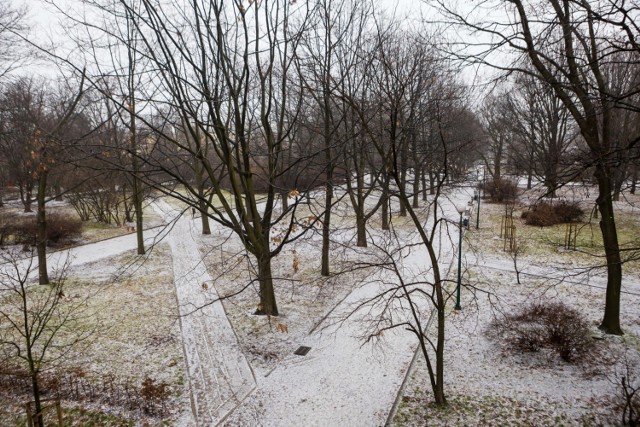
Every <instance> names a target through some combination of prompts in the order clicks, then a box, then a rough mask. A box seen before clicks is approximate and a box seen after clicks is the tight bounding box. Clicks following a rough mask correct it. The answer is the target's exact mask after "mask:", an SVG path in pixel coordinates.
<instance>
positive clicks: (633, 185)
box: [0, 165, 638, 206]
mask: <svg viewBox="0 0 640 427" xmlns="http://www.w3.org/2000/svg"><path fill="white" fill-rule="evenodd" d="M636 181H638V167H637V166H635V165H634V166H633V174H632V175H631V189H630V190H629V192H630V193H631V194H636ZM1 203H2V201H1V200H0V206H2V205H1Z"/></svg>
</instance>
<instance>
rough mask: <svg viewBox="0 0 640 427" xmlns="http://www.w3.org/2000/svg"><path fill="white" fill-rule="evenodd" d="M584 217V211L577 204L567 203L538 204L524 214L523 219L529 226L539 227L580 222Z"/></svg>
mask: <svg viewBox="0 0 640 427" xmlns="http://www.w3.org/2000/svg"><path fill="white" fill-rule="evenodd" d="M583 216H584V210H583V209H582V208H581V207H580V205H579V204H578V203H577V202H566V201H562V202H559V203H555V204H550V203H547V202H540V203H536V204H535V205H533V206H532V207H530V209H529V210H528V211H525V212H523V213H522V218H523V219H524V220H525V223H526V224H527V225H534V226H537V227H549V226H551V225H555V224H563V223H568V222H579V221H580V220H581V219H582V217H583Z"/></svg>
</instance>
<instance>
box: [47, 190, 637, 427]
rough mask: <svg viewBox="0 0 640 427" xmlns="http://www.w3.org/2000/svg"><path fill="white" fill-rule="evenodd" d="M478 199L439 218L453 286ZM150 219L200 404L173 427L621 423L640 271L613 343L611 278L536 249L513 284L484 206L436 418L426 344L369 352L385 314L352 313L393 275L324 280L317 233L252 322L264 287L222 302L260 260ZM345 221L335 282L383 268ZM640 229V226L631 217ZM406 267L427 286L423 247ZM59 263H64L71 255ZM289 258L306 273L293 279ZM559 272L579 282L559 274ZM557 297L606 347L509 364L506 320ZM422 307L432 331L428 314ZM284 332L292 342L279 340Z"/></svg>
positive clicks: (189, 226) (491, 213)
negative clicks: (616, 419)
mask: <svg viewBox="0 0 640 427" xmlns="http://www.w3.org/2000/svg"><path fill="white" fill-rule="evenodd" d="M472 191H473V190H472V188H470V187H466V188H459V189H456V190H455V191H454V193H452V196H451V200H448V199H443V204H442V207H441V208H442V210H443V213H444V215H445V217H446V218H448V220H449V222H447V223H446V225H447V227H449V228H448V231H447V230H444V231H443V232H442V233H441V234H440V237H441V244H440V248H439V254H440V267H441V269H442V270H443V271H444V272H449V278H450V279H452V278H453V279H455V277H452V275H455V263H453V261H455V260H456V258H455V253H456V249H457V248H456V245H457V236H458V234H457V233H458V230H457V221H458V214H457V212H456V210H455V209H454V205H455V204H458V203H465V202H466V201H467V200H469V198H470V196H471V194H472ZM532 197H533V196H532ZM580 197H584V195H580ZM625 203H626V204H625ZM625 203H621V204H620V206H619V208H620V209H621V210H623V211H625V212H627V213H629V212H630V213H631V214H634V212H635V211H634V209H637V208H636V207H634V203H635V201H634V202H633V203H627V202H625ZM629 206H631V208H629ZM155 209H156V210H157V212H158V213H159V215H161V216H162V217H163V218H165V220H166V221H167V222H169V223H171V226H170V227H168V228H167V229H165V231H164V232H163V234H160V235H159V236H158V237H164V239H165V240H164V241H166V242H168V243H169V247H170V257H171V261H170V262H171V267H172V270H173V279H174V285H175V290H176V296H177V306H178V309H179V312H180V314H181V317H180V331H181V334H182V346H183V350H184V361H185V363H186V371H187V372H188V380H189V386H190V393H191V398H190V400H191V404H190V405H185V406H184V407H182V408H180V411H181V412H182V416H177V417H175V418H174V424H175V425H218V424H222V425H227V426H289V425H297V424H304V425H310V426H343V425H344V426H346V425H348V426H379V425H384V424H385V423H387V422H388V421H389V422H391V423H392V424H393V425H411V426H413V425H416V426H419V425H523V424H528V425H559V424H562V425H603V424H609V423H610V422H611V420H612V419H613V418H612V413H613V412H612V411H614V409H613V407H614V406H615V405H614V404H613V401H614V400H615V396H616V393H617V392H618V385H617V381H619V379H618V373H619V372H620V369H621V368H622V366H623V362H624V356H625V355H627V356H628V357H629V358H630V359H637V355H638V346H637V337H638V336H640V312H639V307H640V285H639V284H640V278H638V274H637V272H638V270H640V269H638V268H636V267H633V265H631V267H630V269H629V270H628V271H630V272H631V274H629V275H627V276H626V280H625V283H624V285H623V291H624V292H625V293H624V294H623V298H622V310H623V313H622V318H623V328H624V329H625V331H626V332H627V334H626V335H625V336H624V337H623V338H615V337H602V336H601V335H599V334H597V330H596V327H595V326H596V325H597V322H598V320H599V319H600V316H601V312H602V306H603V301H604V291H603V289H602V288H603V286H604V282H603V281H602V280H603V279H602V277H601V274H589V275H582V276H579V275H571V276H570V277H566V276H567V271H574V268H576V269H580V268H581V264H580V262H577V261H576V259H580V258H579V254H573V255H572V253H564V252H558V251H556V252H549V253H546V252H544V251H548V249H544V250H543V249H539V248H537V249H535V250H533V249H531V250H530V251H529V253H526V252H525V253H524V254H523V255H522V256H521V258H520V259H519V260H518V262H519V269H521V271H522V272H523V274H522V277H521V281H522V284H521V285H517V284H516V283H515V271H514V263H513V259H512V258H511V257H510V256H509V255H508V254H506V253H504V252H503V251H502V250H501V246H502V241H501V240H499V239H498V238H497V237H496V236H497V234H498V230H497V227H499V215H500V213H501V211H500V210H501V209H502V207H501V206H499V205H489V204H485V205H483V206H482V207H481V209H482V211H481V214H482V215H481V221H482V222H481V228H480V230H478V231H476V230H474V229H473V227H471V229H470V230H469V231H467V232H466V235H465V241H464V245H465V255H464V259H463V261H464V267H463V268H464V270H463V275H464V276H463V277H464V281H465V283H469V284H470V285H472V286H470V287H469V286H468V287H465V288H463V293H462V297H463V298H462V306H463V310H462V311H461V312H456V311H454V310H452V308H453V303H452V302H451V301H450V303H449V305H450V307H448V312H447V316H448V317H447V347H446V350H445V359H446V362H445V363H446V375H445V381H446V388H445V392H446V393H447V395H448V398H449V401H450V403H451V405H450V406H449V408H448V409H447V410H445V411H441V410H438V409H436V408H433V407H431V406H430V405H429V402H430V401H431V396H430V391H429V387H430V386H429V384H428V380H427V377H426V368H425V366H424V362H423V361H422V359H421V357H417V358H414V354H415V349H416V346H417V341H416V339H415V337H414V336H413V335H412V334H411V333H410V332H407V331H406V330H403V329H394V330H389V331H385V333H384V335H382V334H380V336H379V337H378V338H379V340H374V341H373V342H371V343H365V338H366V337H367V336H368V335H371V334H372V329H371V328H372V327H371V324H372V322H371V320H372V319H374V318H375V317H376V315H377V314H379V312H376V311H375V310H376V309H377V308H375V307H374V306H365V308H367V309H365V310H358V311H355V312H353V310H354V307H357V306H359V305H360V304H361V303H362V302H363V300H366V299H367V298H370V297H371V296H373V295H375V294H377V293H379V292H380V290H383V289H384V288H385V286H387V285H388V284H389V283H390V282H392V281H393V277H392V276H390V275H388V274H387V275H385V274H380V275H369V274H370V271H372V270H367V272H364V273H362V274H360V275H359V274H358V273H352V274H350V275H349V274H343V275H335V276H332V277H330V278H327V279H322V278H320V277H319V274H318V271H319V263H318V258H319V247H318V242H319V236H318V235H317V234H315V235H310V236H309V238H307V239H303V240H299V241H297V242H296V243H294V244H293V246H292V248H291V249H289V250H285V251H284V252H283V253H281V254H280V255H279V256H278V257H277V258H276V259H274V272H275V275H277V277H278V279H277V282H276V283H277V284H276V286H277V288H276V293H277V297H278V299H279V301H278V302H279V306H280V311H281V316H279V317H278V318H272V319H267V318H265V317H260V316H253V315H252V314H251V313H252V311H253V309H255V303H256V300H257V295H256V290H255V289H254V288H253V287H249V288H248V289H247V290H246V291H245V292H243V293H242V294H240V295H238V296H237V297H234V298H231V299H226V300H224V301H223V302H222V303H221V302H219V301H216V299H217V297H218V296H219V295H228V294H231V293H233V292H234V291H236V290H237V289H238V287H239V286H244V284H246V283H248V280H250V279H251V277H252V274H253V273H252V264H251V259H250V258H246V257H245V255H244V254H243V252H242V249H241V245H240V243H239V241H238V239H237V238H235V237H233V236H230V235H229V234H228V232H227V231H225V230H222V229H220V228H219V227H217V226H215V225H214V224H212V226H213V227H212V235H211V236H202V235H201V234H200V229H199V221H198V220H197V219H195V220H194V219H192V218H191V216H190V215H188V216H184V217H181V218H178V217H177V215H178V214H179V212H178V211H177V210H175V209H174V208H172V207H171V206H170V205H168V204H167V203H164V202H162V201H158V202H157V203H156V204H155ZM337 211H338V212H342V213H345V216H344V217H343V218H342V219H339V218H340V217H339V216H338V217H337V221H336V230H335V232H334V233H333V237H334V241H335V244H334V246H333V247H332V254H333V258H334V261H335V262H334V269H335V270H339V269H340V263H339V262H338V261H339V259H340V258H342V257H346V258H350V259H352V260H353V261H354V262H357V261H362V260H370V259H372V257H374V255H375V250H374V248H369V249H367V250H364V249H363V250H357V251H354V250H351V249H346V247H347V246H349V245H348V244H351V243H352V242H353V234H354V232H353V228H352V226H351V224H352V222H351V221H352V217H350V216H349V215H348V211H349V209H348V208H345V207H344V206H343V207H338V208H337ZM473 218H474V217H473ZM629 218H630V219H629V221H636V222H637V219H634V218H635V217H634V216H633V215H631V216H630V217H629ZM403 221H406V220H404V219H402V218H397V217H396V218H395V219H394V225H395V226H396V227H397V229H396V231H397V232H398V236H400V238H401V239H407V241H411V240H412V239H415V238H416V236H415V234H413V233H411V232H410V231H409V229H410V226H408V225H406V223H405V222H403ZM471 224H472V226H473V225H474V222H473V220H472V222H471ZM377 228H379V224H376V222H375V221H372V224H371V230H372V233H371V235H370V239H371V241H379V242H382V240H379V239H384V233H381V232H380V231H379V230H377ZM638 229H640V227H638V228H635V230H636V232H633V231H632V232H631V234H632V236H631V237H632V238H635V239H637V238H638V237H639V236H638V233H637V230H638ZM631 230H633V227H632V228H631ZM158 233H159V231H158ZM519 233H525V231H524V229H523V230H520V231H519ZM634 233H635V234H634ZM150 234H151V233H149V237H151V236H150ZM522 237H523V238H525V237H526V235H524V234H523V236H522ZM133 248H135V236H134V235H129V236H123V237H121V238H116V239H111V240H107V241H104V242H100V243H96V244H95V245H86V246H83V247H81V248H76V249H73V250H72V251H71V252H70V253H71V258H72V259H73V263H74V264H82V263H88V262H92V263H93V264H91V265H92V268H93V269H100V268H105V270H108V269H109V268H107V266H103V267H101V266H100V265H101V264H100V262H101V261H100V260H102V259H108V258H106V257H107V256H114V255H116V254H122V253H124V252H126V251H129V250H132V249H133ZM294 250H295V252H294ZM404 254H405V256H404V257H403V267H404V268H406V269H407V271H409V272H410V274H412V275H413V277H415V276H416V275H420V274H422V273H425V274H426V273H428V271H427V270H426V269H425V268H424V266H425V265H426V264H427V263H426V262H425V257H424V253H422V252H421V251H420V249H415V250H412V251H406V252H405V253H404ZM55 256H56V257H61V258H60V259H62V258H63V257H64V255H63V253H60V254H58V255H55ZM151 256H152V257H153V256H154V255H153V253H152V254H151ZM163 256H164V257H166V258H163V259H168V257H167V255H166V254H165V255H163ZM294 257H296V259H298V260H299V263H300V271H298V270H297V268H296V270H295V271H293V270H292V267H291V261H292V259H294ZM577 257H578V258H577ZM51 262H58V261H53V260H52V261H51ZM452 265H453V268H451V267H452ZM562 265H564V266H565V267H567V268H568V269H561V268H559V266H562ZM109 267H113V266H109ZM449 292H453V285H452V286H450V287H449ZM559 299H560V300H562V301H565V302H566V303H568V304H570V305H571V306H574V307H577V308H579V309H580V310H581V311H582V312H584V313H585V316H586V317H587V318H588V319H589V321H590V323H591V325H592V329H593V332H594V336H596V337H597V338H598V339H597V340H594V341H595V342H596V344H595V347H594V353H593V358H592V359H593V360H590V361H589V363H586V364H582V365H579V366H575V365H568V364H564V363H562V362H558V360H556V359H555V358H553V355H549V354H546V353H544V354H540V355H514V354H512V353H510V352H506V351H504V349H503V348H502V347H501V346H500V345H499V344H497V343H495V342H494V341H492V340H491V339H489V338H488V337H487V336H486V334H485V331H486V328H487V325H488V324H489V323H490V322H491V321H492V320H493V319H495V318H496V316H499V315H500V313H501V312H508V311H511V310H513V309H514V308H517V307H519V306H521V305H523V304H526V303H528V302H531V301H536V302H540V301H553V300H559ZM421 308H422V309H423V316H424V320H425V323H426V321H428V317H429V314H430V310H429V307H426V306H424V307H421ZM372 310H374V311H372ZM280 325H283V326H285V327H286V328H287V329H288V330H287V331H283V330H281V329H280V330H279V329H278V328H277V326H280ZM373 331H374V332H375V329H374V330H373ZM299 346H307V347H310V348H311V349H310V351H309V352H308V353H307V354H306V355H305V356H299V355H295V354H294V351H295V350H296V349H297V348H298V347H299ZM158 369H161V368H160V367H159V368H158ZM639 372H640V371H639ZM408 373H410V378H408V380H407V382H406V384H405V379H406V378H407V374H408ZM403 384H404V386H403ZM395 403H399V408H398V413H397V414H395V418H393V420H391V417H392V416H393V415H394V413H392V408H393V407H394V404H395Z"/></svg>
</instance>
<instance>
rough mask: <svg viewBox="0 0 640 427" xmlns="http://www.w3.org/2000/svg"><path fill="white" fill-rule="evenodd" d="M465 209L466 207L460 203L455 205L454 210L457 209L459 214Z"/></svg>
mask: <svg viewBox="0 0 640 427" xmlns="http://www.w3.org/2000/svg"><path fill="white" fill-rule="evenodd" d="M466 209H467V207H466V206H465V205H463V204H461V203H459V204H457V205H456V210H457V211H458V213H459V214H460V215H462V214H463V213H464V211H465V210H466Z"/></svg>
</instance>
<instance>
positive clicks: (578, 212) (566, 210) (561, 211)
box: [553, 201, 584, 223]
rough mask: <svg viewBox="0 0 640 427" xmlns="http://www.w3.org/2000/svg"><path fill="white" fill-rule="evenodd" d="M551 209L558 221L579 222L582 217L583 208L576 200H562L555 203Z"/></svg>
mask: <svg viewBox="0 0 640 427" xmlns="http://www.w3.org/2000/svg"><path fill="white" fill-rule="evenodd" d="M553 209H554V211H555V213H556V216H557V217H558V220H559V221H560V223H567V222H580V221H582V218H583V217H584V209H582V208H581V207H580V204H578V202H567V201H562V202H560V203H556V204H555V205H554V206H553Z"/></svg>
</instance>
